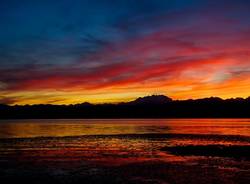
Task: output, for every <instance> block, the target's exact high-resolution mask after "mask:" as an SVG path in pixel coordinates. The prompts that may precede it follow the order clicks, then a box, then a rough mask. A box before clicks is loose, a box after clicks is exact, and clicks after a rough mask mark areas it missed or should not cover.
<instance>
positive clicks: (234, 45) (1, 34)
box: [0, 0, 250, 105]
mask: <svg viewBox="0 0 250 184" xmlns="http://www.w3.org/2000/svg"><path fill="white" fill-rule="evenodd" d="M151 94H163V95H166V96H169V97H171V98H173V99H180V100H181V99H190V98H193V99H196V98H205V97H210V96H218V97H221V98H235V97H243V98H246V97H248V96H250V1H248V0H37V1H33V0H22V1H20V0H1V1H0V103H4V104H11V105H13V104H75V103H81V102H85V101H88V102H91V103H106V102H112V103H115V102H121V101H129V100H132V99H135V98H137V97H140V96H146V95H151Z"/></svg>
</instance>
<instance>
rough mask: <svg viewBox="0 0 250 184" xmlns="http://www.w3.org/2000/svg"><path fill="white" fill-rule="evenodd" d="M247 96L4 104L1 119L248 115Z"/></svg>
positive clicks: (151, 97) (221, 116)
mask: <svg viewBox="0 0 250 184" xmlns="http://www.w3.org/2000/svg"><path fill="white" fill-rule="evenodd" d="M249 109H250V98H249V97H248V98H246V99H244V98H230V99H225V100H224V99H221V98H218V97H210V98H203V99H195V100H194V99H189V100H172V99H171V98H169V97H167V96H164V95H151V96H145V97H139V98H137V99H135V100H133V101H130V102H123V103H118V104H107V103H106V104H91V103H88V102H84V103H80V104H75V105H49V104H40V105H14V106H10V105H6V104H0V119H31V118H34V119H36V118H41V119H43V118H250V111H249Z"/></svg>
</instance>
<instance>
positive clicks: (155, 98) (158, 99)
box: [129, 95, 172, 105]
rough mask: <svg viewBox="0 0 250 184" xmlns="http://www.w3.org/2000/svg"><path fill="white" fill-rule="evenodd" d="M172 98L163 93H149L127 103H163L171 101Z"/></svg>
mask: <svg viewBox="0 0 250 184" xmlns="http://www.w3.org/2000/svg"><path fill="white" fill-rule="evenodd" d="M171 101H172V99H171V98H169V97H167V96H164V95H151V96H145V97H139V98H137V99H136V100H134V101H131V102H129V104H135V105H137V104H138V105H139V104H141V105H143V104H165V103H168V102H171Z"/></svg>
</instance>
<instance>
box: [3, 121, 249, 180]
mask: <svg viewBox="0 0 250 184" xmlns="http://www.w3.org/2000/svg"><path fill="white" fill-rule="evenodd" d="M0 180H1V181H6V182H5V183H9V182H16V181H18V182H25V183H230V184H231V183H249V182H250V119H98V120H93V119H92V120H88V119H84V120H82V119H81V120H75V119H74V120H73V119H72V120H64V119H63V120H0Z"/></svg>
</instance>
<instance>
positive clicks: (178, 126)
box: [0, 119, 250, 138]
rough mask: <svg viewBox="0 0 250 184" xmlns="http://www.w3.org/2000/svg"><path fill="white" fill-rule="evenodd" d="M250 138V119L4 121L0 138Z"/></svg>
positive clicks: (0, 127) (1, 125)
mask: <svg viewBox="0 0 250 184" xmlns="http://www.w3.org/2000/svg"><path fill="white" fill-rule="evenodd" d="M145 133H165V134H167V133H175V134H219V135H245V136H249V135H250V120H249V119H219V120H218V119H159V120H158V119H155V120H148V119H147V120H146V119H145V120H143V119H140V120H114V119H112V120H1V121H0V138H24V137H55V136H56V137H57V136H61V137H63V136H80V135H110V134H145Z"/></svg>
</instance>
